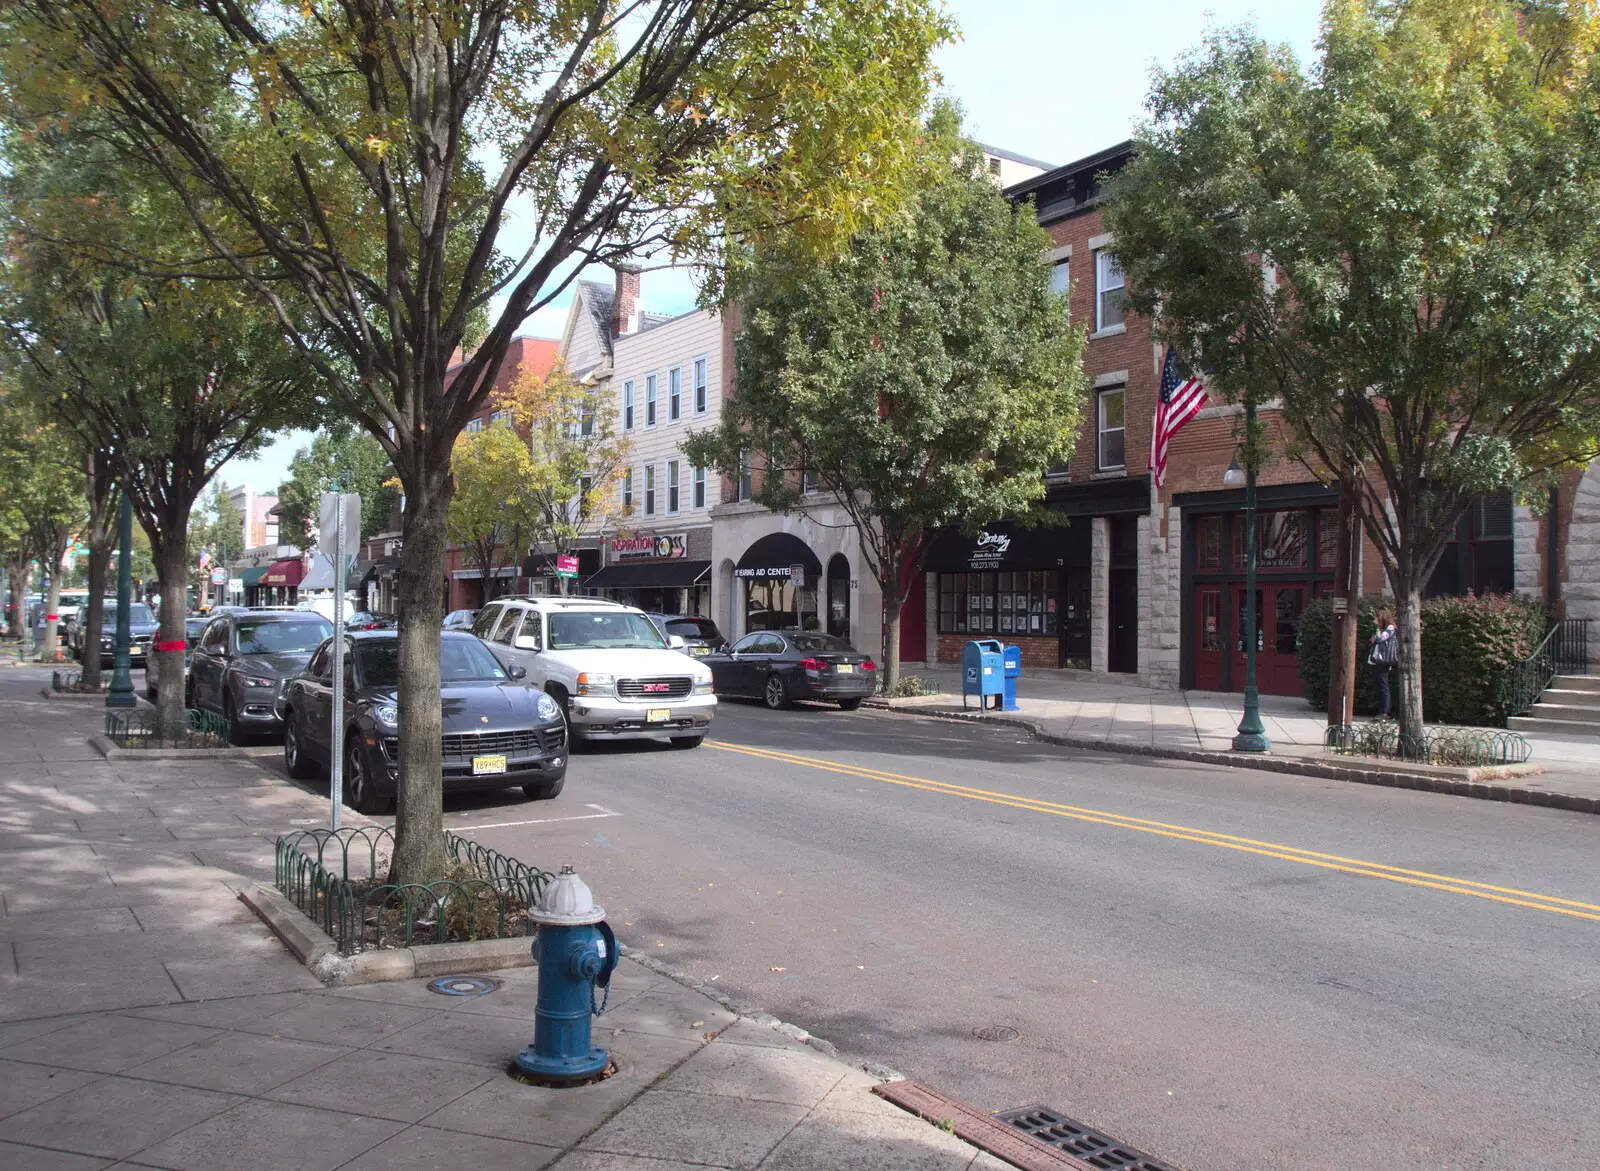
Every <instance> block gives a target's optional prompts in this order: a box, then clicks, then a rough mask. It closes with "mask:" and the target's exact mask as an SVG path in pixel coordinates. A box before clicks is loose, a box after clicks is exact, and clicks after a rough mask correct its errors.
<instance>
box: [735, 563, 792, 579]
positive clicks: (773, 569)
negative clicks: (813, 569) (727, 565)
mask: <svg viewBox="0 0 1600 1171" xmlns="http://www.w3.org/2000/svg"><path fill="white" fill-rule="evenodd" d="M792 568H794V567H793V566H791V565H752V566H740V567H739V568H738V569H735V570H734V571H733V576H734V577H756V578H777V579H779V580H782V581H788V580H790V574H789V571H790V570H791V569H792ZM804 570H805V567H804V566H801V572H802V573H804Z"/></svg>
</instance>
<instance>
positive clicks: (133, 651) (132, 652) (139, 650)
mask: <svg viewBox="0 0 1600 1171" xmlns="http://www.w3.org/2000/svg"><path fill="white" fill-rule="evenodd" d="M143 650H144V648H143V647H142V646H140V645H139V644H138V643H135V644H134V645H133V646H131V647H129V648H128V653H129V654H130V655H137V654H140V653H142V652H143Z"/></svg>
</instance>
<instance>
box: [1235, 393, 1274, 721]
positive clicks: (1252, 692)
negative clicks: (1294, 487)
mask: <svg viewBox="0 0 1600 1171" xmlns="http://www.w3.org/2000/svg"><path fill="white" fill-rule="evenodd" d="M1244 433H1245V441H1244V476H1245V480H1244V550H1245V565H1244V638H1245V643H1244V715H1243V718H1242V719H1241V720H1240V721H1239V734H1238V735H1237V736H1235V737H1234V738H1233V750H1234V751H1235V752H1267V751H1269V750H1270V749H1271V748H1272V741H1270V740H1268V739H1267V729H1266V726H1265V725H1264V724H1262V722H1261V696H1260V693H1259V692H1258V691H1257V690H1256V646H1257V643H1258V640H1259V638H1260V634H1259V633H1258V632H1259V630H1260V626H1261V615H1259V614H1258V613H1256V536H1257V534H1256V464H1257V463H1258V462H1259V456H1258V454H1257V445H1256V400H1255V395H1254V394H1253V393H1250V392H1246V395H1245V400H1244Z"/></svg>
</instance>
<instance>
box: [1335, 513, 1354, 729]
mask: <svg viewBox="0 0 1600 1171" xmlns="http://www.w3.org/2000/svg"><path fill="white" fill-rule="evenodd" d="M1355 510H1356V497H1355V492H1354V491H1353V490H1352V489H1351V487H1350V486H1349V485H1345V484H1341V485H1340V488H1339V514H1338V532H1339V548H1338V551H1337V553H1335V555H1334V569H1333V597H1334V598H1335V599H1336V600H1337V599H1343V601H1344V615H1343V616H1342V617H1336V618H1335V619H1334V620H1333V646H1332V648H1331V649H1332V652H1333V670H1332V672H1331V675H1330V678H1329V680H1328V725H1329V727H1338V726H1339V725H1341V724H1349V723H1352V722H1354V720H1355V712H1356V707H1355V696H1356V670H1357V668H1356V602H1357V597H1356V593H1357V590H1356V577H1357V575H1356V558H1357V556H1358V552H1357V551H1358V550H1359V549H1360V547H1361V546H1360V534H1361V527H1360V522H1359V518H1358V517H1357V516H1356V511H1355Z"/></svg>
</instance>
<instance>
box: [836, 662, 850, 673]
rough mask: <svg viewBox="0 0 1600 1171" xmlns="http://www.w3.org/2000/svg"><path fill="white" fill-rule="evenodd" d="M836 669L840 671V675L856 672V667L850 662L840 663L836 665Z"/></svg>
mask: <svg viewBox="0 0 1600 1171" xmlns="http://www.w3.org/2000/svg"><path fill="white" fill-rule="evenodd" d="M834 670H835V671H836V672H838V673H839V674H840V675H851V674H854V673H855V668H854V667H852V666H851V665H850V664H849V663H840V664H838V665H837V666H836V667H834Z"/></svg>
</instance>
